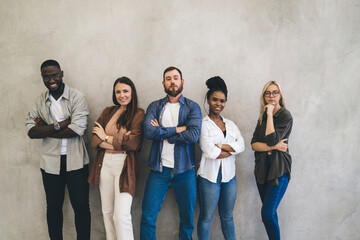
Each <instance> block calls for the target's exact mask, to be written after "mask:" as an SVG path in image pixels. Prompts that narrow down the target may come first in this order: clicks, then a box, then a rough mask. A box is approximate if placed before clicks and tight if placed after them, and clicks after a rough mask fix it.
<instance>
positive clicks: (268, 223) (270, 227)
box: [257, 174, 289, 240]
mask: <svg viewBox="0 0 360 240" xmlns="http://www.w3.org/2000/svg"><path fill="white" fill-rule="evenodd" d="M278 182H279V185H278V186H274V185H272V184H271V183H269V182H266V183H265V184H259V183H257V187H258V190H259V194H260V198H261V201H262V203H263V205H262V208H261V218H262V221H263V223H264V225H265V228H266V233H267V235H268V237H269V240H280V228H279V223H278V216H277V213H276V210H277V208H278V206H279V204H280V201H281V199H282V197H283V196H284V194H285V191H286V188H287V186H288V183H289V178H288V176H287V175H286V174H284V175H283V176H281V177H279V178H278Z"/></svg>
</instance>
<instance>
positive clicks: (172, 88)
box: [163, 70, 184, 97]
mask: <svg viewBox="0 0 360 240" xmlns="http://www.w3.org/2000/svg"><path fill="white" fill-rule="evenodd" d="M183 84H184V79H181V75H180V73H179V72H178V71H177V70H172V71H169V72H166V73H165V75H164V81H163V86H164V90H165V92H166V93H167V94H169V95H170V96H172V97H176V96H177V95H179V94H180V93H181V92H182V90H183Z"/></svg>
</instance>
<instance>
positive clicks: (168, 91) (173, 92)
mask: <svg viewBox="0 0 360 240" xmlns="http://www.w3.org/2000/svg"><path fill="white" fill-rule="evenodd" d="M170 88H171V87H169V88H165V87H164V89H165V92H166V93H167V94H169V95H170V96H172V97H176V96H177V95H179V94H180V93H181V92H182V90H183V85H182V84H181V85H180V86H179V87H178V89H177V90H175V89H174V88H173V89H172V90H170Z"/></svg>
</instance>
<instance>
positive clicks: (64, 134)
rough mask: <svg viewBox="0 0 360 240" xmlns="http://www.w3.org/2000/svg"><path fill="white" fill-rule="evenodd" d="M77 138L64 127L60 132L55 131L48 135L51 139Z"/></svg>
mask: <svg viewBox="0 0 360 240" xmlns="http://www.w3.org/2000/svg"><path fill="white" fill-rule="evenodd" d="M76 136H79V135H78V134H77V133H75V132H74V131H73V130H71V129H70V128H68V127H66V128H64V129H61V130H60V131H55V132H54V133H53V134H50V136H49V137H52V138H72V137H76Z"/></svg>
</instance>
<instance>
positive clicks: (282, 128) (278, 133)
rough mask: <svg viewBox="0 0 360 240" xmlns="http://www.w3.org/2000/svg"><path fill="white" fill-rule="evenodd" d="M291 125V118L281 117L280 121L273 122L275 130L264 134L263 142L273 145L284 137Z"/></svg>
mask: <svg viewBox="0 0 360 240" xmlns="http://www.w3.org/2000/svg"><path fill="white" fill-rule="evenodd" d="M291 127H292V118H291V116H290V117H287V118H284V119H282V121H281V122H279V123H277V124H275V132H273V133H270V134H268V135H266V136H265V143H266V144H267V145H268V146H275V145H276V144H277V143H278V142H280V140H281V139H283V138H284V136H285V135H286V134H288V132H289V131H291Z"/></svg>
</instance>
